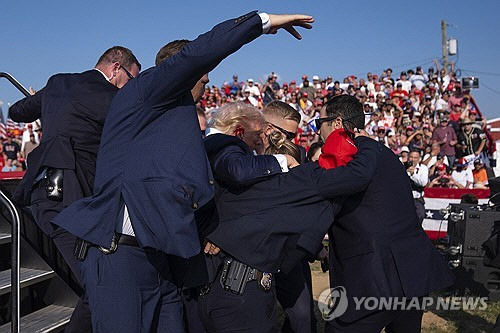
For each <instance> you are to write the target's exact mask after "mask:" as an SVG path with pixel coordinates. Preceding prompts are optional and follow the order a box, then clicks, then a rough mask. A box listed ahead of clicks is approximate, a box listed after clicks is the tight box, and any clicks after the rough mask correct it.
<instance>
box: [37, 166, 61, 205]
mask: <svg viewBox="0 0 500 333" xmlns="http://www.w3.org/2000/svg"><path fill="white" fill-rule="evenodd" d="M63 179H64V170H63V169H54V168H48V169H47V172H46V173H45V176H44V177H43V178H42V179H41V180H40V181H41V182H42V183H41V185H42V186H44V187H45V191H46V192H47V198H48V199H49V200H53V201H62V200H63Z"/></svg>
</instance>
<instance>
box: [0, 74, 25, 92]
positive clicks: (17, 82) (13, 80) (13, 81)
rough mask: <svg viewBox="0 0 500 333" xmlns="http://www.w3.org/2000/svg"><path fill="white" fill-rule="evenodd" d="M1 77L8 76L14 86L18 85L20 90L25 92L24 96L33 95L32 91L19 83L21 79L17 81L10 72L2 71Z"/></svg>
mask: <svg viewBox="0 0 500 333" xmlns="http://www.w3.org/2000/svg"><path fill="white" fill-rule="evenodd" d="M0 77H4V78H6V79H7V80H9V81H10V83H12V84H13V85H14V87H16V88H17V89H18V90H19V91H20V92H22V93H23V94H24V96H26V97H28V96H31V94H30V92H29V91H28V90H27V89H26V88H24V87H23V85H22V84H20V83H19V81H17V80H16V79H15V78H14V77H13V76H12V75H10V74H9V73H5V72H0Z"/></svg>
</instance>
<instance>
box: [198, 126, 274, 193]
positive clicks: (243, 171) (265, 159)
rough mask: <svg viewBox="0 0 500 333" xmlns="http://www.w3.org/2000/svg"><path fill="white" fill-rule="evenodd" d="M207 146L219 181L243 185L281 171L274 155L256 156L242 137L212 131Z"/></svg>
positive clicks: (214, 172) (230, 186) (231, 184)
mask: <svg viewBox="0 0 500 333" xmlns="http://www.w3.org/2000/svg"><path fill="white" fill-rule="evenodd" d="M205 149H206V151H207V156H208V159H209V161H210V165H211V167H212V171H213V174H214V179H215V180H216V181H217V184H219V186H222V187H228V188H233V189H235V188H241V187H245V186H249V185H251V184H253V183H257V182H259V181H262V180H263V179H266V178H268V177H270V176H272V175H275V174H278V173H281V166H280V164H279V163H278V161H277V160H276V158H275V157H273V156H272V155H258V156H256V155H254V153H253V152H252V151H251V150H250V148H249V147H248V146H247V144H246V143H245V142H243V141H242V140H241V139H239V138H237V137H235V136H231V135H226V134H212V135H209V136H207V137H206V138H205Z"/></svg>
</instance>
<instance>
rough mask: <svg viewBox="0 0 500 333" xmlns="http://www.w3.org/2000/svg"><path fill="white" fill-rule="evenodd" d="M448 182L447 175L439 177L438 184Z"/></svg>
mask: <svg viewBox="0 0 500 333" xmlns="http://www.w3.org/2000/svg"><path fill="white" fill-rule="evenodd" d="M449 182H450V178H448V177H443V178H441V179H439V184H442V185H444V184H448V183H449Z"/></svg>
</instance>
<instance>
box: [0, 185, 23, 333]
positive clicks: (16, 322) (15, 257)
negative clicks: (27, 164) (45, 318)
mask: <svg viewBox="0 0 500 333" xmlns="http://www.w3.org/2000/svg"><path fill="white" fill-rule="evenodd" d="M0 203H1V204H2V205H4V206H5V207H7V209H8V211H9V214H10V217H11V219H12V225H11V239H12V242H11V246H12V253H11V256H12V259H11V260H12V262H11V266H12V269H11V277H10V278H11V283H10V292H11V302H12V320H11V323H10V327H11V332H12V333H18V332H19V331H20V318H21V316H20V309H21V297H20V277H19V276H20V270H21V265H20V260H19V258H20V256H21V247H20V235H21V219H20V218H19V214H18V212H17V209H16V206H14V204H13V203H12V201H10V199H9V198H8V197H7V196H6V195H5V194H4V193H3V192H2V191H1V190H0Z"/></svg>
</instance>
